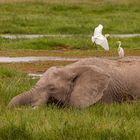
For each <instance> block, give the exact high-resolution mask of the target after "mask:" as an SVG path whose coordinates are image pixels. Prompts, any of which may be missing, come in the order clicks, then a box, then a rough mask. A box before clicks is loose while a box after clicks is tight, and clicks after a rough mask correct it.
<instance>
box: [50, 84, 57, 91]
mask: <svg viewBox="0 0 140 140" xmlns="http://www.w3.org/2000/svg"><path fill="white" fill-rule="evenodd" d="M48 89H49V90H51V91H53V90H55V89H56V88H55V86H54V85H48Z"/></svg>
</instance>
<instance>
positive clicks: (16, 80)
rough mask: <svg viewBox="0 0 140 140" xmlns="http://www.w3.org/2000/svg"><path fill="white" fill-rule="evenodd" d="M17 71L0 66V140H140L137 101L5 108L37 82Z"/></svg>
mask: <svg viewBox="0 0 140 140" xmlns="http://www.w3.org/2000/svg"><path fill="white" fill-rule="evenodd" d="M7 71H8V73H10V75H9V74H7ZM16 73H17V74H15V70H12V69H11V70H9V69H7V68H6V67H3V69H2V70H1V69H0V97H1V98H0V139H2V140H16V139H23V140H24V139H26V140H31V139H33V140H38V139H42V140H46V139H49V140H55V139H57V140H62V139H63V140H65V139H68V140H71V139H73V140H78V139H81V140H86V139H89V140H90V139H97V140H100V139H102V140H108V139H114V140H126V139H127V140H138V139H140V134H139V131H140V120H139V118H140V109H139V103H137V102H134V103H132V104H127V103H124V104H112V105H102V104H97V105H94V106H92V107H89V108H87V109H83V110H78V109H74V108H58V107H56V106H55V105H49V106H44V107H41V108H39V109H36V110H33V109H32V108H30V107H21V108H15V109H8V108H7V107H6V106H7V104H8V102H9V101H10V99H11V98H12V97H13V96H15V95H17V94H19V93H21V92H23V91H26V90H28V89H30V88H31V87H32V86H33V85H34V84H35V83H36V80H33V79H32V80H31V79H30V78H28V77H27V76H26V75H21V74H20V73H21V72H19V71H16ZM19 75H20V76H19Z"/></svg>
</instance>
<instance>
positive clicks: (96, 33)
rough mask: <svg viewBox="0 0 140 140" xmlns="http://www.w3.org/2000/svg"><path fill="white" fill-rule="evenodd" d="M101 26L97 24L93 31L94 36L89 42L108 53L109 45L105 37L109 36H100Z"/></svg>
mask: <svg viewBox="0 0 140 140" xmlns="http://www.w3.org/2000/svg"><path fill="white" fill-rule="evenodd" d="M102 30H103V25H101V24H99V25H98V26H97V27H96V28H95V30H94V34H93V36H92V37H91V40H92V42H93V43H95V44H97V45H100V46H102V48H104V49H105V50H106V51H109V45H108V41H107V37H109V34H106V35H105V36H104V35H103V34H102Z"/></svg>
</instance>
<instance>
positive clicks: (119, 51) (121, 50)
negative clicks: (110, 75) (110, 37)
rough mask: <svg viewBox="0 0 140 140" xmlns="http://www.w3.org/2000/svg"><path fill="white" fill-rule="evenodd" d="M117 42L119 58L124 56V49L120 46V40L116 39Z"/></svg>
mask: <svg viewBox="0 0 140 140" xmlns="http://www.w3.org/2000/svg"><path fill="white" fill-rule="evenodd" d="M117 43H119V47H118V55H119V57H120V58H122V57H124V49H123V48H122V47H121V44H122V43H121V41H117Z"/></svg>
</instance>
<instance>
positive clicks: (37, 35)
mask: <svg viewBox="0 0 140 140" xmlns="http://www.w3.org/2000/svg"><path fill="white" fill-rule="evenodd" d="M75 36H77V37H82V36H85V37H91V35H85V34H77V35H76V34H61V35H51V34H50V35H49V34H48V35H39V34H31V35H0V37H1V38H5V39H33V38H42V37H75ZM138 36H140V34H110V37H120V38H129V37H138Z"/></svg>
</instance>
